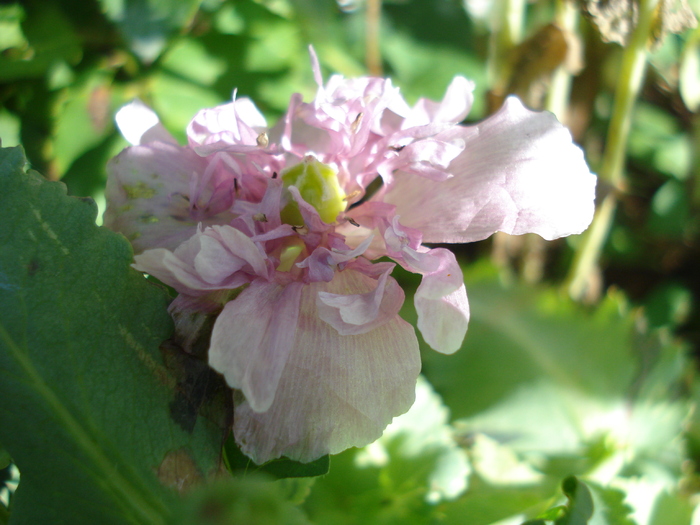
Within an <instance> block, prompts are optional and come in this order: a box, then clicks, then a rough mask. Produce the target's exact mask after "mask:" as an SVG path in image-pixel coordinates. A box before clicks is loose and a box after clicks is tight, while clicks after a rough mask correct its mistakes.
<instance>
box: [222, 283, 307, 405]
mask: <svg viewBox="0 0 700 525" xmlns="http://www.w3.org/2000/svg"><path fill="white" fill-rule="evenodd" d="M303 287H304V285H303V284H301V283H298V282H297V283H291V284H289V285H287V286H282V285H279V284H276V283H269V282H267V281H264V280H262V279H258V280H256V281H253V282H252V283H251V284H250V286H249V287H248V288H246V289H245V290H243V291H242V292H241V294H240V295H239V296H238V297H237V298H236V299H234V300H233V301H230V302H228V303H227V304H226V306H225V307H224V310H223V312H221V314H220V315H219V317H218V318H217V320H216V323H215V324H214V330H213V332H212V334H211V346H210V348H209V365H210V366H211V367H212V368H213V369H214V370H216V371H217V372H220V373H222V374H223V375H224V377H225V378H226V382H227V383H228V384H229V386H231V387H232V388H237V389H239V390H242V391H243V395H245V398H246V405H247V406H248V407H249V408H250V410H252V411H254V412H265V411H266V410H268V409H269V408H270V405H271V404H272V402H273V400H274V399H275V392H277V390H278V383H279V381H280V377H281V375H282V372H283V370H284V369H285V365H286V363H287V359H288V357H289V353H290V351H291V350H292V348H293V346H294V337H293V334H294V330H295V329H296V327H297V316H298V315H299V298H300V293H301V290H302V288H303ZM236 418H238V414H236Z"/></svg>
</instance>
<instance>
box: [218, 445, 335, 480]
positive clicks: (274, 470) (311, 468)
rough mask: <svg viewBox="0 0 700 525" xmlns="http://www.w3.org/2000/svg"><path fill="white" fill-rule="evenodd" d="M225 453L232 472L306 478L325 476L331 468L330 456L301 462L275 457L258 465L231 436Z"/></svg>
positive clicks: (227, 464) (280, 477)
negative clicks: (242, 450)
mask: <svg viewBox="0 0 700 525" xmlns="http://www.w3.org/2000/svg"><path fill="white" fill-rule="evenodd" d="M224 454H225V460H226V466H227V468H228V469H229V470H230V471H231V472H232V473H234V474H235V473H236V472H237V471H238V472H240V471H242V472H243V473H245V474H246V475H247V474H253V473H260V472H263V473H266V474H269V475H271V476H273V477H274V478H277V479H282V478H304V477H311V476H323V475H324V474H327V473H328V469H329V468H330V457H329V456H328V455H326V456H322V457H320V458H318V459H317V460H314V461H312V462H310V463H300V462H298V461H294V460H291V459H288V458H279V459H274V460H272V461H269V462H267V463H265V464H264V465H257V464H255V463H254V462H253V460H252V459H250V458H249V457H248V456H246V455H245V454H243V452H241V450H240V449H239V448H238V447H237V446H236V443H235V441H234V440H233V438H229V439H228V440H227V441H226V445H225V446H224Z"/></svg>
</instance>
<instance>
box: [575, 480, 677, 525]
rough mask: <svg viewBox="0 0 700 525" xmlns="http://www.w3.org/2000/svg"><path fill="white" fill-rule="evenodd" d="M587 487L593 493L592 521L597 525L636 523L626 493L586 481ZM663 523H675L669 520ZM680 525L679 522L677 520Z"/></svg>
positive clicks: (634, 524) (631, 524) (627, 524)
mask: <svg viewBox="0 0 700 525" xmlns="http://www.w3.org/2000/svg"><path fill="white" fill-rule="evenodd" d="M587 485H588V488H589V489H590V490H591V493H592V494H593V505H594V508H595V514H594V517H593V523H594V524H596V525H598V524H600V525H637V524H636V523H635V522H634V520H632V518H630V514H631V512H632V508H631V507H630V506H629V505H627V503H625V499H626V497H627V495H626V494H625V493H624V492H623V491H621V490H619V489H616V488H610V487H602V486H600V485H598V484H596V483H592V482H588V483H587ZM665 523H676V522H675V521H673V520H670V521H668V522H665ZM679 525H680V522H679Z"/></svg>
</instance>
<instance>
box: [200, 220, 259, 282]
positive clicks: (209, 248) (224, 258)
mask: <svg viewBox="0 0 700 525" xmlns="http://www.w3.org/2000/svg"><path fill="white" fill-rule="evenodd" d="M231 229H232V230H233V228H231ZM241 235H243V234H241ZM246 239H248V241H250V239H249V238H248V237H246ZM200 242H201V250H200V251H199V253H198V254H197V256H196V257H195V259H194V269H195V270H196V272H197V274H198V275H199V276H200V277H201V278H202V279H204V280H205V281H206V282H208V283H211V284H219V283H221V282H222V281H223V280H224V279H225V278H226V277H228V276H229V275H231V274H232V273H233V272H237V271H238V270H240V269H241V268H242V267H243V265H244V264H245V261H244V260H243V259H241V258H239V257H236V256H235V255H234V254H233V253H232V252H231V251H230V250H228V249H227V247H226V246H224V245H223V244H222V243H221V242H220V241H219V240H218V239H215V238H214V237H211V236H209V235H202V236H201V237H200Z"/></svg>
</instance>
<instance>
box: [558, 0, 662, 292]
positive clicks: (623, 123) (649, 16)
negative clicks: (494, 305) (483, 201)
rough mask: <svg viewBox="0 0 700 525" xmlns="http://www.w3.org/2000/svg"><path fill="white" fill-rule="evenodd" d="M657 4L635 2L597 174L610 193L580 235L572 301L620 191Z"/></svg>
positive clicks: (572, 276)
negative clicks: (636, 13) (636, 7)
mask: <svg viewBox="0 0 700 525" xmlns="http://www.w3.org/2000/svg"><path fill="white" fill-rule="evenodd" d="M657 3H658V0H640V1H639V20H638V21H637V26H636V27H635V28H634V31H633V32H632V38H631V40H630V42H629V43H628V45H627V47H626V48H625V50H624V52H623V55H622V69H621V71H620V77H619V79H618V82H617V89H616V90H615V103H614V106H613V113H612V118H611V120H610V126H609V127H608V135H607V142H606V145H605V152H604V153H603V162H602V165H601V167H600V171H599V174H598V175H599V178H600V179H601V180H603V181H606V182H608V183H610V184H611V185H612V187H613V190H612V191H613V193H612V194H610V195H608V196H607V197H606V198H605V199H604V200H603V204H602V205H601V206H600V207H599V209H598V210H597V212H596V214H595V216H594V218H593V224H592V225H591V227H590V228H589V229H588V231H587V232H586V233H585V234H584V236H583V239H582V242H581V245H580V246H579V248H578V250H577V253H576V257H575V259H574V262H573V265H572V268H571V272H570V274H569V279H568V289H569V295H571V297H572V298H574V299H576V300H581V299H582V298H583V297H584V295H585V294H586V291H587V288H588V282H589V278H590V276H591V274H592V272H593V271H594V268H595V266H596V264H597V263H598V259H599V258H600V253H601V251H602V249H603V245H604V244H605V241H606V239H607V237H608V232H609V231H610V228H611V226H612V221H613V218H614V216H615V208H616V205H617V198H616V196H615V192H616V191H619V190H621V189H622V188H623V181H624V173H623V167H624V160H625V149H626V147H627V138H628V136H629V130H630V125H631V122H632V110H633V107H634V102H635V100H636V99H637V96H638V95H639V91H640V89H641V87H642V82H643V80H644V70H645V66H646V62H647V54H648V41H649V36H650V34H651V29H652V25H653V22H654V15H655V12H656V5H657Z"/></svg>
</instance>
